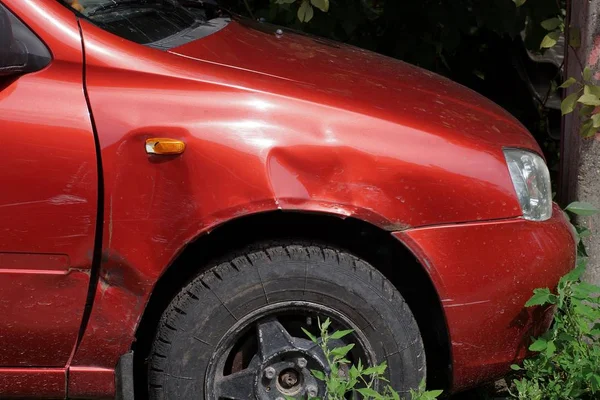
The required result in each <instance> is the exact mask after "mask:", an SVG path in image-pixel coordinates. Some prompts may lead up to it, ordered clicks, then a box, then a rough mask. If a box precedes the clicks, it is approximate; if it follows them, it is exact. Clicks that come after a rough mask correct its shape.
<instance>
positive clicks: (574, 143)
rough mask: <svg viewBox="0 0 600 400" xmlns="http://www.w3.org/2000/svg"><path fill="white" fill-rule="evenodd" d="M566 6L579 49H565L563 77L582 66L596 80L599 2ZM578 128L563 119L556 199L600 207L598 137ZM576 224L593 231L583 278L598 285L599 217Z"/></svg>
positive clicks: (575, 119) (582, 0)
mask: <svg viewBox="0 0 600 400" xmlns="http://www.w3.org/2000/svg"><path fill="white" fill-rule="evenodd" d="M570 3H571V4H570V11H569V13H568V14H569V19H570V26H572V27H576V28H578V29H579V31H580V33H581V46H580V47H579V48H578V49H577V50H572V49H570V50H568V54H567V61H566V62H567V64H566V77H570V76H573V77H576V78H579V77H580V76H581V70H582V68H581V67H582V65H581V64H583V66H586V65H587V66H589V67H590V68H592V71H593V72H594V78H595V79H596V80H599V79H600V1H599V0H592V1H588V0H572V1H570ZM580 62H581V64H580ZM571 90H572V89H571ZM568 94H570V92H569V93H568ZM579 128H580V123H579V116H578V114H577V112H575V113H571V114H569V115H567V116H566V117H565V118H564V120H563V130H562V131H563V133H562V135H563V137H562V149H561V155H562V157H561V160H562V161H561V171H560V172H561V173H560V176H561V178H560V186H559V193H558V195H559V200H560V201H561V202H562V203H563V204H567V203H569V202H571V201H574V200H579V201H586V202H588V203H591V204H593V205H594V206H596V207H597V208H600V135H596V137H595V138H591V139H581V138H580V136H579ZM579 222H580V223H581V224H582V225H586V226H588V227H589V228H590V230H591V231H592V232H593V235H592V237H591V238H589V239H587V240H586V245H587V249H588V253H589V255H590V260H589V267H588V272H587V276H586V279H587V280H588V281H589V282H592V283H594V284H597V285H600V215H596V216H593V217H584V218H581V220H580V221H579Z"/></svg>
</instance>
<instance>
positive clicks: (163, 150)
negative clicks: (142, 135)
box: [146, 138, 185, 155]
mask: <svg viewBox="0 0 600 400" xmlns="http://www.w3.org/2000/svg"><path fill="white" fill-rule="evenodd" d="M184 151H185V143H184V142H182V141H181V140H177V139H169V138H150V139H146V153H148V154H157V155H174V154H181V153H183V152H184Z"/></svg>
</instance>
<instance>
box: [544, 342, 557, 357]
mask: <svg viewBox="0 0 600 400" xmlns="http://www.w3.org/2000/svg"><path fill="white" fill-rule="evenodd" d="M555 352H556V345H555V344H554V342H553V341H550V342H548V345H547V346H546V356H547V357H552V356H553V355H554V353H555Z"/></svg>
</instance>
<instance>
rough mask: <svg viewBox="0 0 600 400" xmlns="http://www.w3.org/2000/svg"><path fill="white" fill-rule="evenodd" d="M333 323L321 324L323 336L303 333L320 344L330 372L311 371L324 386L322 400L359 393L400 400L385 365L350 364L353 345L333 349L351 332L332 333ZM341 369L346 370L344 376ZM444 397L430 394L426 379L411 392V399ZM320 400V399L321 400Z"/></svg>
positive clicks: (365, 396) (341, 399) (437, 392)
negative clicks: (389, 379)
mask: <svg viewBox="0 0 600 400" xmlns="http://www.w3.org/2000/svg"><path fill="white" fill-rule="evenodd" d="M330 325H331V321H330V320H329V319H327V320H325V322H323V323H321V321H319V330H320V335H321V336H320V337H319V338H317V337H316V336H314V335H313V334H311V333H310V332H309V331H307V330H305V329H303V330H304V333H305V334H306V335H307V336H308V337H309V338H310V340H311V341H312V342H313V343H315V344H317V345H318V346H319V347H320V348H321V350H322V351H323V353H324V354H325V359H326V360H327V365H328V367H329V370H330V373H329V374H325V373H323V372H322V371H317V370H312V371H311V372H312V374H313V376H314V377H315V378H316V379H318V380H320V381H321V382H324V383H325V386H326V388H327V395H326V397H325V398H324V399H322V400H344V399H346V398H347V397H346V396H347V395H355V394H360V396H362V399H365V400H369V399H373V400H400V395H399V394H398V393H397V392H396V391H395V390H394V389H392V387H391V386H390V385H389V384H388V383H387V382H388V381H387V379H386V378H385V371H386V369H387V365H386V363H385V362H384V363H381V364H379V365H375V366H371V367H365V366H363V364H362V362H361V360H358V362H357V363H356V365H350V361H349V360H348V359H347V358H346V356H347V355H348V353H349V352H350V351H351V350H352V349H353V348H354V344H348V345H346V346H343V347H333V348H332V347H331V342H332V341H334V340H339V339H342V338H344V337H346V336H348V335H349V334H351V333H352V332H353V331H352V330H345V331H335V332H333V333H331V334H330V333H329V327H330ZM342 370H345V371H347V372H346V373H341V371H342ZM378 382H379V383H384V384H385V385H384V387H383V389H382V390H379V391H376V390H375V387H376V386H375V385H376V383H378ZM441 394H442V391H441V390H431V391H427V390H426V389H425V381H424V380H423V381H422V382H421V384H420V385H419V388H418V389H417V390H411V392H410V396H411V399H412V400H434V399H437V398H438V396H440V395H441ZM315 400H317V399H315ZM319 400H320V399H319Z"/></svg>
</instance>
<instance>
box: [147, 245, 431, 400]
mask: <svg viewBox="0 0 600 400" xmlns="http://www.w3.org/2000/svg"><path fill="white" fill-rule="evenodd" d="M242 254H243V253H242ZM297 301H300V302H308V303H307V304H309V303H310V304H318V305H322V306H324V307H327V308H328V309H331V310H334V311H336V312H338V313H340V315H343V316H345V317H346V318H347V319H348V320H349V321H351V322H352V323H353V326H355V327H357V328H358V330H360V332H361V335H362V336H361V337H363V338H364V339H365V340H366V342H368V343H367V347H368V348H369V349H370V350H369V351H371V353H370V354H372V355H374V360H373V361H374V362H376V363H381V362H383V361H386V362H387V364H388V370H387V375H388V379H389V380H390V381H391V382H392V385H393V387H394V388H395V389H396V390H397V391H399V392H400V393H401V394H402V393H406V392H407V391H408V390H409V389H411V388H416V387H417V386H418V384H419V382H420V381H421V380H422V379H424V378H425V374H426V371H425V351H424V348H423V342H422V339H421V335H420V333H419V329H418V326H417V323H416V321H415V319H414V317H413V315H412V313H411V311H410V310H409V308H408V306H407V304H406V302H405V301H404V299H403V298H402V296H401V295H400V293H398V291H397V290H396V289H395V288H394V286H393V285H392V284H391V283H390V282H389V281H388V280H387V279H386V278H385V277H384V276H383V275H382V274H381V273H379V272H378V271H377V270H376V269H375V268H373V267H372V266H371V265H369V264H367V263H366V262H365V261H363V260H360V259H358V258H356V257H354V256H352V255H350V254H348V253H345V252H343V251H339V250H335V249H332V248H327V247H323V246H315V245H303V244H300V245H298V244H290V245H284V246H274V247H269V246H268V245H265V246H262V247H260V250H251V251H249V252H248V253H246V254H243V255H242V256H240V257H235V258H234V257H232V258H231V259H230V260H229V261H227V262H223V263H220V264H218V265H216V266H214V267H212V268H210V269H208V270H206V272H204V273H202V274H201V275H199V276H198V277H196V278H195V279H194V280H193V281H192V282H190V283H189V284H188V285H187V286H186V287H184V288H183V289H182V290H181V291H180V292H179V294H178V295H177V296H176V297H175V298H174V299H173V300H172V301H171V303H170V305H169V306H168V307H167V309H166V310H165V311H164V313H163V315H162V318H161V320H160V323H159V326H158V327H157V331H156V335H155V339H154V343H153V345H152V349H151V353H150V356H149V359H148V363H149V365H148V368H149V371H148V383H149V397H150V399H178V400H186V399H208V398H210V397H211V396H209V394H210V393H205V390H206V389H205V380H206V377H207V371H208V370H209V369H210V368H212V367H211V366H210V365H212V364H211V363H212V361H211V360H212V359H213V354H214V353H215V352H216V351H217V348H218V346H220V345H219V343H221V342H222V339H223V337H224V336H226V335H228V332H230V329H232V327H233V326H234V325H236V324H237V323H239V321H240V320H242V319H244V318H245V316H247V315H249V314H251V313H253V312H257V310H261V309H262V308H264V307H265V306H267V305H268V304H270V305H275V306H276V305H277V304H280V303H281V304H283V302H297ZM249 390H250V391H251V389H249ZM209 391H210V389H209ZM249 398H250V397H249ZM252 398H254V397H252Z"/></svg>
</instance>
